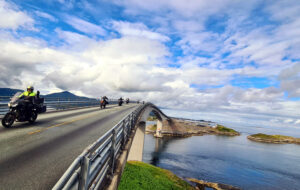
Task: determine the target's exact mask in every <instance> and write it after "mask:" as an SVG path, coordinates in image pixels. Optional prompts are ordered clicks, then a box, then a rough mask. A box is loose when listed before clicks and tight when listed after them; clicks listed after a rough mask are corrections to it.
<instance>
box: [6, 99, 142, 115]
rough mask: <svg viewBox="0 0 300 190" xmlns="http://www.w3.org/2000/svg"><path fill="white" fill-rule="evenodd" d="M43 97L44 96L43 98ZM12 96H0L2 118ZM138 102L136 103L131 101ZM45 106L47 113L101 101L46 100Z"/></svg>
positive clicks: (111, 101) (112, 100) (113, 101)
mask: <svg viewBox="0 0 300 190" xmlns="http://www.w3.org/2000/svg"><path fill="white" fill-rule="evenodd" d="M41 97H42V96H41ZM10 98H11V97H10V96H0V116H1V115H4V114H5V113H6V112H8V106H7V104H8V102H9V101H10ZM108 102H109V104H117V103H118V100H117V99H109V100H108ZM130 102H134V103H135V102H136V101H130ZM44 105H46V106H47V112H49V111H56V110H68V109H74V108H81V107H88V106H100V100H99V99H78V98H54V97H53V98H45V102H44Z"/></svg>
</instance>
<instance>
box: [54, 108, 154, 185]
mask: <svg viewBox="0 0 300 190" xmlns="http://www.w3.org/2000/svg"><path fill="white" fill-rule="evenodd" d="M148 105H149V103H147V104H143V105H140V106H139V107H138V108H137V109H136V110H134V111H133V112H132V113H130V114H129V115H127V116H125V117H124V118H123V119H122V120H121V121H120V122H119V123H118V124H116V125H115V126H114V127H113V128H112V129H110V130H109V131H108V132H106V133H105V134H104V135H103V136H102V137H100V138H99V139H98V140H97V141H96V142H94V143H93V144H92V145H90V146H89V147H88V148H86V149H85V150H84V151H83V152H82V154H81V155H80V156H78V157H77V158H76V159H75V160H74V161H73V163H72V164H71V165H70V167H69V168H68V169H67V171H66V172H65V173H64V174H63V176H62V177H61V178H60V180H59V181H58V182H57V183H56V185H55V186H54V187H53V189H54V190H60V189H81V190H82V189H99V187H102V186H103V185H104V180H105V179H106V178H107V177H108V176H112V175H113V174H114V170H115V163H116V160H117V159H118V157H119V155H120V154H121V152H122V149H123V148H124V147H125V145H126V142H127V140H128V138H129V136H130V134H131V131H132V129H133V128H134V126H135V125H136V122H137V120H138V117H139V115H140V113H141V111H142V110H143V109H144V108H145V107H146V106H148Z"/></svg>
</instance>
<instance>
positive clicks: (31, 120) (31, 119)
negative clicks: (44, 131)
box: [28, 112, 38, 123]
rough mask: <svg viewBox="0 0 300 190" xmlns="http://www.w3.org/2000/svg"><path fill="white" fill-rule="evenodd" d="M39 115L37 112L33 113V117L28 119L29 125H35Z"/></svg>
mask: <svg viewBox="0 0 300 190" xmlns="http://www.w3.org/2000/svg"><path fill="white" fill-rule="evenodd" d="M37 116H38V115H37V113H36V112H32V114H31V116H30V117H29V119H28V122H29V123H34V122H35V120H36V118H37Z"/></svg>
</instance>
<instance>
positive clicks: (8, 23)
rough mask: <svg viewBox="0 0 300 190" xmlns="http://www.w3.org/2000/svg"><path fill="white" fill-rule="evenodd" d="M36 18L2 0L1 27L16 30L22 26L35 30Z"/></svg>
mask: <svg viewBox="0 0 300 190" xmlns="http://www.w3.org/2000/svg"><path fill="white" fill-rule="evenodd" d="M33 24H34V20H33V19H32V18H31V17H30V16H29V15H28V14H27V13H25V12H22V11H20V10H18V8H17V7H16V6H15V5H13V4H10V3H8V2H6V1H4V0H0V28H4V29H13V30H16V29H18V28H20V27H23V28H25V29H30V30H34V28H33Z"/></svg>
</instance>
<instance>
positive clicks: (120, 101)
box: [119, 97, 123, 106]
mask: <svg viewBox="0 0 300 190" xmlns="http://www.w3.org/2000/svg"><path fill="white" fill-rule="evenodd" d="M122 104H123V98H122V97H120V98H119V106H121V105H122Z"/></svg>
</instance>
